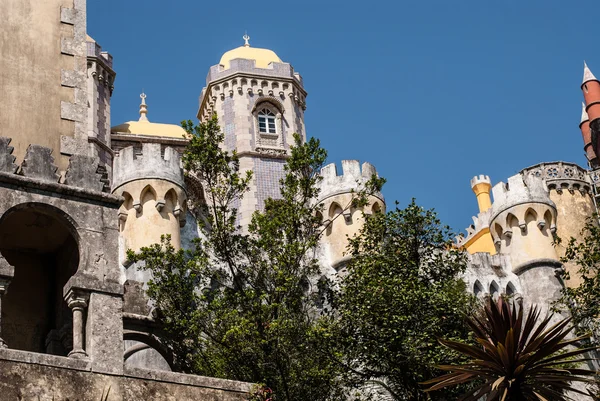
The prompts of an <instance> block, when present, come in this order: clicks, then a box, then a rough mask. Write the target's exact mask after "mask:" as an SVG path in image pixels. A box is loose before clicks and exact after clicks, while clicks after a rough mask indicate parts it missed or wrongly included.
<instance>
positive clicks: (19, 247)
mask: <svg viewBox="0 0 600 401" xmlns="http://www.w3.org/2000/svg"><path fill="white" fill-rule="evenodd" d="M78 239H79V237H78V234H77V231H76V229H75V227H74V225H73V224H72V222H71V221H70V219H69V217H68V216H67V215H65V213H64V212H63V211H61V210H60V209H57V208H54V207H52V206H49V205H46V204H37V203H28V204H22V205H18V206H15V207H13V208H11V209H9V210H8V211H7V212H6V213H4V215H3V216H2V217H1V218H0V253H1V254H2V256H3V257H4V258H5V259H6V261H7V262H8V263H9V264H10V265H11V266H13V267H14V277H13V278H12V279H11V280H10V284H9V286H8V292H7V293H6V294H5V295H4V296H3V297H2V312H1V313H2V319H1V324H2V327H1V330H2V331H1V332H2V338H3V339H4V341H5V342H6V344H7V345H8V347H9V348H13V349H18V350H23V351H31V352H41V353H49V354H54V355H61V356H66V355H67V354H68V353H69V351H70V350H71V349H72V341H73V335H72V333H73V330H72V313H71V311H70V309H69V307H68V306H67V303H66V302H65V300H64V298H63V287H64V286H65V284H66V283H67V281H68V280H69V278H70V277H71V276H73V275H74V274H75V272H76V271H77V269H78V266H79V259H80V256H79V246H78Z"/></svg>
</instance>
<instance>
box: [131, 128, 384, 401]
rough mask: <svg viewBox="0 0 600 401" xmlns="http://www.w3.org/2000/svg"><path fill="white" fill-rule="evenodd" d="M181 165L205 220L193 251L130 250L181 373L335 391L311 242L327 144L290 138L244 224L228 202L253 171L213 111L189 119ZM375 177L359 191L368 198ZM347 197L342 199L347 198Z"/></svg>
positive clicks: (290, 393) (284, 392)
mask: <svg viewBox="0 0 600 401" xmlns="http://www.w3.org/2000/svg"><path fill="white" fill-rule="evenodd" d="M183 125H184V128H185V129H186V130H187V132H188V133H189V134H190V135H191V140H190V144H189V146H188V148H187V150H186V152H185V154H184V157H183V162H184V167H185V170H186V171H187V172H188V174H190V175H192V176H193V177H194V178H195V179H196V180H198V181H199V182H200V183H201V185H202V187H203V190H204V191H203V192H204V199H203V201H202V202H200V203H198V204H197V210H199V213H198V214H199V215H201V216H202V217H203V219H204V220H205V222H206V225H205V227H204V230H203V231H204V238H203V239H201V240H198V241H197V243H196V247H195V249H194V250H192V251H188V252H185V251H183V250H180V251H176V250H175V249H174V248H173V247H172V246H171V245H170V241H169V239H168V238H165V239H164V240H163V243H162V244H156V245H154V246H151V247H148V248H144V249H142V251H141V253H139V254H133V253H132V252H129V258H130V259H132V260H133V261H143V262H144V265H145V268H146V269H149V270H150V271H151V272H152V277H153V278H152V280H151V281H150V282H149V283H148V286H149V291H148V293H149V295H150V297H151V298H152V299H153V300H154V302H155V305H156V310H157V319H158V320H159V322H160V323H161V324H162V326H163V327H164V330H165V333H166V336H165V341H166V343H167V345H168V346H169V347H170V349H172V350H173V352H174V354H175V357H176V358H175V360H176V362H177V367H178V369H181V370H183V371H185V372H190V373H196V374H202V375H209V376H216V377H223V378H228V379H236V380H243V381H248V382H253V383H262V384H264V386H265V387H266V388H270V389H272V390H273V391H274V393H275V395H276V398H277V399H278V400H282V401H283V400H289V401H292V400H293V401H299V400H300V401H301V400H339V399H342V391H343V389H342V386H341V381H340V377H341V372H340V366H339V364H337V362H336V361H335V360H332V359H331V358H330V357H329V356H328V354H327V353H325V352H322V351H321V350H323V349H325V346H326V345H330V342H329V338H330V337H331V335H332V334H331V333H332V332H331V330H330V328H329V326H328V325H325V324H323V322H322V318H321V316H320V314H319V310H318V308H317V307H316V302H317V301H318V300H317V298H318V297H317V296H316V295H315V293H316V291H315V289H314V287H313V286H314V285H315V283H316V282H317V280H318V278H319V265H318V261H317V260H316V259H315V258H314V255H315V248H316V246H317V244H318V241H319V238H320V235H321V233H322V231H323V227H322V226H321V218H320V217H318V216H319V213H317V212H320V208H321V206H320V205H318V204H316V203H315V199H316V197H317V195H318V182H319V180H320V176H319V175H318V173H319V172H320V169H321V167H322V166H323V164H324V162H325V159H326V155H327V154H326V152H325V150H323V149H322V148H321V147H320V145H319V141H318V140H316V139H310V140H308V141H307V142H306V143H303V141H302V139H301V138H300V136H298V135H295V141H296V143H295V146H292V148H291V154H290V157H289V159H288V160H287V162H286V164H285V176H284V178H283V179H282V181H281V194H280V198H279V199H267V200H266V201H265V204H264V210H263V211H257V212H255V213H254V215H253V217H252V221H251V223H250V224H249V226H248V227H247V230H244V229H242V228H241V227H240V226H239V223H238V213H237V210H236V205H237V204H239V201H240V199H241V198H242V197H243V196H244V194H245V193H246V192H247V190H248V188H249V184H250V182H251V180H252V175H251V172H247V173H245V174H242V173H241V172H240V163H239V158H238V156H237V154H236V153H235V152H227V151H226V150H224V149H223V148H222V147H221V145H222V143H223V140H224V136H223V134H222V132H221V130H220V128H219V126H218V122H217V119H216V117H213V119H212V120H210V121H208V122H206V123H203V124H200V125H197V126H194V125H193V124H192V123H191V122H186V123H184V124H183ZM381 184H382V180H381V179H376V178H374V179H373V180H372V181H371V183H370V184H369V185H368V188H362V190H359V191H357V192H356V193H355V196H354V198H353V199H354V200H353V202H352V204H353V205H354V206H357V205H361V204H362V205H364V204H365V203H366V199H367V196H368V194H369V193H370V192H372V191H374V190H377V189H378V187H380V186H381ZM349 206H350V205H349Z"/></svg>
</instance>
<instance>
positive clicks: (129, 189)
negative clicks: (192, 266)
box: [118, 179, 185, 251]
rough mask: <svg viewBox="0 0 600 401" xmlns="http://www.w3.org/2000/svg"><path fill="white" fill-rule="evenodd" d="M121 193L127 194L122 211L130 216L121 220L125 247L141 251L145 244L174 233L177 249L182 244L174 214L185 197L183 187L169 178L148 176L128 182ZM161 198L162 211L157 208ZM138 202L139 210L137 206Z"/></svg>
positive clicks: (121, 188)
mask: <svg viewBox="0 0 600 401" xmlns="http://www.w3.org/2000/svg"><path fill="white" fill-rule="evenodd" d="M118 193H119V194H121V195H123V196H124V197H125V202H124V204H123V206H122V207H121V210H120V212H121V213H126V214H127V219H126V220H125V221H124V222H123V223H121V235H122V236H123V238H124V240H125V248H126V249H131V250H133V251H138V250H139V249H140V248H142V247H144V246H149V245H152V244H157V243H160V237H161V235H165V234H170V235H171V244H172V245H173V246H174V247H175V248H176V249H179V248H180V247H181V231H180V225H179V218H178V217H177V216H175V213H174V212H175V209H176V207H177V204H178V203H181V202H182V200H181V197H183V196H184V193H183V191H182V190H181V188H179V187H178V186H176V185H174V184H173V183H171V182H168V181H163V180H151V179H146V180H138V181H133V182H130V183H127V184H125V185H123V186H121V187H120V188H119V190H118ZM159 200H164V201H165V205H164V206H163V208H162V209H161V210H160V211H159V210H158V209H157V208H156V203H157V201H159ZM138 202H139V204H140V210H139V211H138V210H136V209H135V207H134V205H135V204H136V203H138ZM181 213H185V211H184V210H182V211H181Z"/></svg>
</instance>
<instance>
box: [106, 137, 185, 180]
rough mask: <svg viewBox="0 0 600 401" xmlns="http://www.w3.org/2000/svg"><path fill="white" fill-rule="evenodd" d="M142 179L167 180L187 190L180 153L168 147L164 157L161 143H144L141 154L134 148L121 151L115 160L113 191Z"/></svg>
mask: <svg viewBox="0 0 600 401" xmlns="http://www.w3.org/2000/svg"><path fill="white" fill-rule="evenodd" d="M140 179H158V180H166V181H170V182H172V183H174V184H177V185H178V186H180V187H181V188H185V184H184V181H183V169H182V166H181V157H180V155H179V153H178V152H177V151H176V150H175V149H173V148H171V147H166V148H165V149H164V155H163V154H162V151H161V145H160V144H159V143H144V144H143V145H142V153H141V154H136V152H135V150H134V147H133V146H129V147H127V148H124V149H121V150H120V151H119V154H118V155H116V156H115V159H114V165H113V191H114V190H115V189H117V188H118V187H120V186H121V185H124V184H126V183H128V182H131V181H135V180H140Z"/></svg>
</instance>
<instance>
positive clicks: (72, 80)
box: [60, 70, 85, 88]
mask: <svg viewBox="0 0 600 401" xmlns="http://www.w3.org/2000/svg"><path fill="white" fill-rule="evenodd" d="M60 83H61V85H62V86H66V87H69V88H76V87H82V86H83V85H84V83H85V74H84V73H81V72H78V71H73V70H62V71H61V72H60Z"/></svg>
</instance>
